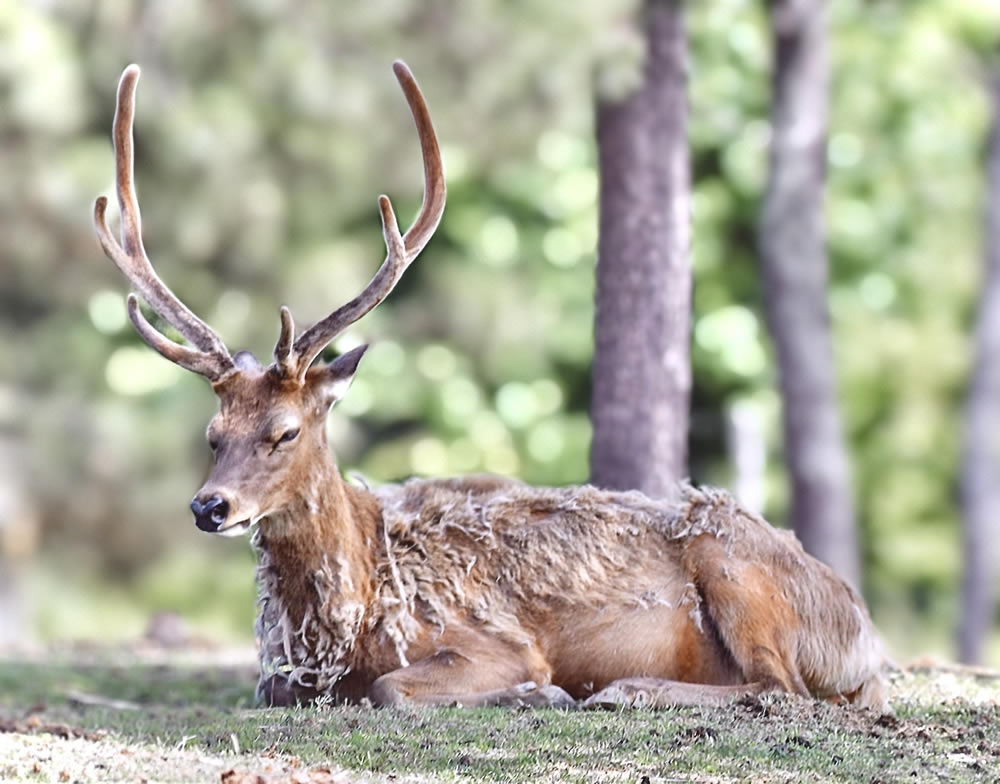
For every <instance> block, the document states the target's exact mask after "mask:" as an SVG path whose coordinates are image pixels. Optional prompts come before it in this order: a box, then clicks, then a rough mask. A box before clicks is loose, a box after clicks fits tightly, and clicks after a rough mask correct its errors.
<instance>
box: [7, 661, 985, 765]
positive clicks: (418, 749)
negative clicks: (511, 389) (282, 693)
mask: <svg viewBox="0 0 1000 784" xmlns="http://www.w3.org/2000/svg"><path fill="white" fill-rule="evenodd" d="M213 658H215V659H218V657H217V656H216V655H214V654H209V653H208V652H197V651H195V652H186V653H184V654H178V655H172V656H168V657H164V656H162V655H160V654H155V655H150V654H141V653H135V652H132V653H129V652H127V651H122V650H101V649H92V650H90V651H85V652H81V651H79V650H76V651H64V652H62V653H52V654H49V655H47V656H46V657H45V658H44V660H41V659H37V658H36V659H32V660H28V659H27V658H25V659H16V658H7V659H0V730H5V731H3V732H0V780H3V781H6V780H14V781H22V780H27V781H88V782H89V781H120V780H132V781H139V780H143V779H145V780H149V781H154V780H155V781H219V780H220V776H221V774H222V773H223V772H224V771H226V770H228V769H232V768H235V769H236V770H238V771H252V772H253V773H255V774H256V773H260V774H263V775H264V776H265V780H266V781H268V782H270V781H288V782H291V781H321V780H324V781H345V782H346V781H358V780H371V781H388V780H394V781H407V780H422V781H427V780H431V781H438V780H448V781H560V782H563V781H566V782H573V781H580V782H594V781H608V782H619V781H622V782H626V781H627V782H644V781H647V780H648V781H649V782H651V783H652V782H659V781H697V782H716V781H732V780H754V781H775V782H776V781H782V782H783V781H849V782H853V783H855V784H857V783H860V782H877V781H902V780H906V781H949V782H951V781H957V782H961V781H969V782H983V781H993V780H997V781H1000V707H998V698H1000V687H998V684H1000V681H998V680H997V679H996V678H995V677H994V676H993V675H991V674H989V673H977V672H971V671H945V670H922V671H919V672H915V673H908V674H906V675H901V676H899V677H898V678H897V679H896V680H895V682H894V684H893V704H894V707H895V715H893V716H879V715H876V714H869V713H865V712H860V711H854V710H851V709H845V708H841V707H835V706H832V705H828V704H826V703H820V702H813V701H808V700H801V699H797V698H792V697H787V696H781V695H765V696H764V697H762V698H754V699H744V700H742V701H740V702H739V703H737V704H735V705H732V706H730V707H728V708H725V709H698V708H685V709H677V710H669V711H659V712H649V711H643V710H633V711H619V712H582V711H576V712H557V711H550V710H545V711H535V710H523V711H522V710H502V709H483V710H461V709H451V708H448V709H407V710H372V709H370V708H363V707H332V706H327V707H321V708H308V709H302V708H300V709H294V710H262V709H257V708H254V707H252V698H253V684H254V680H255V674H254V667H253V664H252V662H251V661H248V660H246V659H244V660H232V659H231V660H229V661H216V662H214V663H206V662H208V661H209V660H210V659H213ZM95 698H96V699H95ZM110 701H124V702H125V703H126V704H125V705H124V706H122V705H118V706H117V707H111V706H110V705H109V704H108V703H109V702H110ZM95 702H96V704H90V703H95ZM320 767H322V768H329V769H331V770H332V771H333V773H331V774H329V775H330V778H327V779H322V778H313V779H310V778H308V777H309V776H310V775H312V776H314V777H315V776H320V777H322V776H323V775H326V774H323V773H320V772H317V768H320ZM310 771H311V773H310ZM296 777H298V778H296ZM250 780H252V781H256V779H250Z"/></svg>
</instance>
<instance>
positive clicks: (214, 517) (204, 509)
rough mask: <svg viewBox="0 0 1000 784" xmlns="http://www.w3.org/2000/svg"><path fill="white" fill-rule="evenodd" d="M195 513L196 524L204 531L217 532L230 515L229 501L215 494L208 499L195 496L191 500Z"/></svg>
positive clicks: (192, 509)
mask: <svg viewBox="0 0 1000 784" xmlns="http://www.w3.org/2000/svg"><path fill="white" fill-rule="evenodd" d="M191 511H192V512H193V513H194V524H195V525H196V526H198V528H200V529H201V530H202V531H208V532H209V533H215V532H216V531H218V530H219V528H221V527H222V524H223V523H225V522H226V518H227V517H229V502H228V501H227V500H226V499H224V498H222V497H221V496H218V495H213V496H212V497H211V498H209V499H208V500H206V501H200V500H199V499H198V498H195V499H194V500H193V501H192V502H191Z"/></svg>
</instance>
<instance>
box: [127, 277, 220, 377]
mask: <svg viewBox="0 0 1000 784" xmlns="http://www.w3.org/2000/svg"><path fill="white" fill-rule="evenodd" d="M125 306H126V308H127V310H128V318H129V321H131V322H132V326H133V327H135V331H136V332H138V333H139V337H141V338H142V339H143V340H144V341H145V342H146V345H148V346H149V347H150V348H152V349H153V350H154V351H156V352H157V353H158V354H160V355H161V356H162V357H165V358H166V359H169V360H170V361H171V362H173V363H174V364H175V365H180V366H181V367H182V368H184V369H185V370H190V371H192V372H194V373H197V374H198V375H200V376H207V377H208V378H211V379H213V380H215V379H217V378H219V377H220V376H221V375H222V374H223V372H224V371H223V370H222V369H221V368H220V367H219V361H218V358H217V357H216V355H215V354H209V353H207V352H205V351H198V350H197V349H193V348H190V347H189V346H182V345H181V344H180V343H175V342H174V341H172V340H170V338H168V337H166V336H165V335H163V333H161V332H159V331H158V330H157V329H156V328H155V327H154V326H153V325H152V324H150V323H149V322H148V321H146V317H145V316H144V315H142V311H141V310H139V298H138V297H137V296H136V295H135V294H133V293H131V292H130V293H129V295H128V298H127V299H126V300H125Z"/></svg>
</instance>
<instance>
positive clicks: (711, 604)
mask: <svg viewBox="0 0 1000 784" xmlns="http://www.w3.org/2000/svg"><path fill="white" fill-rule="evenodd" d="M685 557H686V559H687V568H688V570H689V574H692V575H694V579H695V584H696V586H697V588H698V592H699V594H700V596H701V599H702V607H701V612H702V614H703V617H704V621H705V622H706V623H710V624H712V625H713V626H714V628H715V631H716V632H717V634H718V638H719V641H720V642H721V643H722V645H723V646H725V648H726V650H728V651H729V653H730V655H731V656H732V657H733V660H734V661H735V662H736V665H737V666H738V667H739V668H740V670H741V671H742V673H743V677H744V679H745V680H746V681H747V683H748V684H759V685H760V687H761V689H762V690H776V691H784V692H789V693H791V694H798V695H800V696H803V697H808V696H810V692H809V689H808V688H807V686H806V684H805V681H804V680H803V679H802V675H801V673H800V672H799V668H798V664H797V662H796V634H797V630H798V628H799V626H800V622H799V618H798V615H797V614H796V611H795V609H794V608H793V607H792V605H791V604H790V603H789V602H788V600H787V599H786V598H785V597H784V595H783V593H782V590H781V587H780V586H779V585H778V583H777V582H776V581H775V580H774V578H773V577H772V576H771V575H770V574H768V573H767V572H766V571H765V570H764V569H762V568H761V567H760V566H758V565H757V564H754V563H750V562H747V561H743V560H740V559H737V558H735V557H734V556H732V555H731V554H730V553H728V552H727V551H726V547H725V545H724V543H722V542H720V541H719V540H718V539H716V538H715V537H714V536H710V535H707V534H706V535H702V536H700V537H698V538H697V539H695V540H694V541H692V542H691V543H690V545H689V546H688V551H687V553H686V556H685Z"/></svg>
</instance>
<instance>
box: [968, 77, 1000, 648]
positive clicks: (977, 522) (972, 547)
mask: <svg viewBox="0 0 1000 784" xmlns="http://www.w3.org/2000/svg"><path fill="white" fill-rule="evenodd" d="M991 94H992V99H993V107H994V109H993V118H994V119H993V130H992V133H991V136H990V152H989V160H988V164H987V177H988V185H987V196H986V215H985V229H986V274H985V280H984V283H983V287H982V295H981V299H980V302H979V318H978V323H977V324H976V337H975V360H974V362H975V364H974V366H973V369H972V378H971V380H970V383H969V391H968V397H967V399H966V404H965V438H964V444H963V449H962V465H961V471H962V475H961V500H962V515H963V518H964V520H963V527H962V546H963V552H964V573H963V575H962V618H961V621H960V623H959V628H958V655H959V658H960V659H961V660H962V661H963V662H967V663H970V664H971V663H977V662H979V660H980V659H981V658H982V652H983V643H984V641H985V639H986V635H987V633H988V632H989V629H990V626H991V621H992V617H993V602H994V592H993V586H992V583H993V576H994V560H993V559H994V555H995V548H994V539H995V538H996V525H997V519H998V516H1000V471H998V470H997V469H998V467H1000V464H998V461H997V458H998V454H997V438H998V437H1000V76H997V77H995V78H994V80H993V83H992V85H991Z"/></svg>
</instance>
